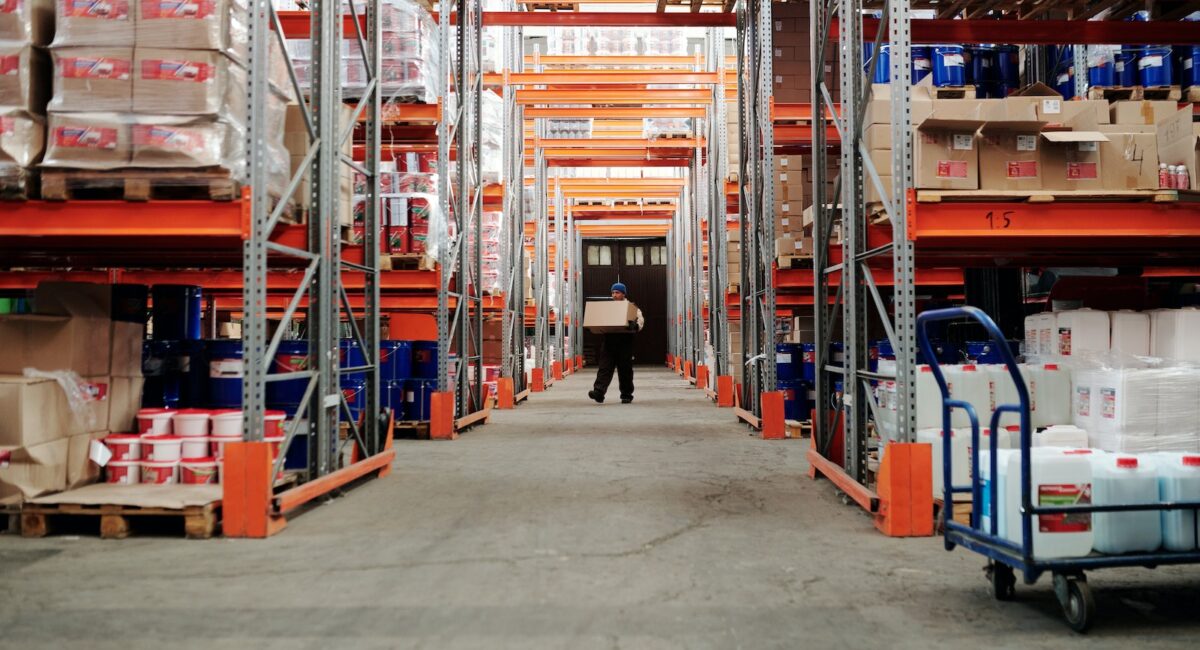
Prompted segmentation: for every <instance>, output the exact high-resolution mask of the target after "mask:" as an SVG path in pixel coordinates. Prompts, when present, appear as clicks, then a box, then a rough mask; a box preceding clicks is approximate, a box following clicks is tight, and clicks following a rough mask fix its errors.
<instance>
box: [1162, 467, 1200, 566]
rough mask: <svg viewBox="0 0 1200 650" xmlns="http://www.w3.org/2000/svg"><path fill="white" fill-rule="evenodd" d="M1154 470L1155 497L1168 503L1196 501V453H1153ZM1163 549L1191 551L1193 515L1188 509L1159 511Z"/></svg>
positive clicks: (1199, 481)
mask: <svg viewBox="0 0 1200 650" xmlns="http://www.w3.org/2000/svg"><path fill="white" fill-rule="evenodd" d="M1155 462H1156V465H1157V467H1158V498H1159V499H1160V500H1162V501H1164V502H1170V501H1175V502H1178V501H1200V454H1176V453H1161V454H1155ZM1161 520H1162V532H1163V548H1164V549H1166V550H1168V551H1194V550H1196V548H1197V545H1196V513H1195V512H1193V511H1191V510H1163V511H1162V514H1161Z"/></svg>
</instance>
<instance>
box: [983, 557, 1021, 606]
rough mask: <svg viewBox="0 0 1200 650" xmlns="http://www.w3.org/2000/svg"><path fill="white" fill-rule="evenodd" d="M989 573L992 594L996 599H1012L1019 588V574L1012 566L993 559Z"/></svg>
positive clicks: (989, 565) (988, 569)
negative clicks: (1015, 572)
mask: <svg viewBox="0 0 1200 650" xmlns="http://www.w3.org/2000/svg"><path fill="white" fill-rule="evenodd" d="M987 573H988V578H990V579H991V581H992V595H993V596H995V597H996V600H1012V599H1013V596H1014V595H1016V590H1017V576H1016V574H1014V573H1013V570H1012V567H1010V566H1008V565H1007V564H1004V563H1003V562H995V561H993V562H990V563H989V564H988V568H987Z"/></svg>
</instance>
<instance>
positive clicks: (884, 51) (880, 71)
mask: <svg viewBox="0 0 1200 650" xmlns="http://www.w3.org/2000/svg"><path fill="white" fill-rule="evenodd" d="M873 45H874V43H869V44H868V46H873ZM871 49H874V48H873V47H872V48H871ZM876 56H877V57H878V59H879V62H878V63H876V64H875V72H874V73H873V75H872V76H871V83H874V84H885V83H888V82H889V81H891V79H892V46H891V45H880V46H879V51H878V52H877V53H876ZM872 58H876V57H872V56H868V57H866V58H865V59H863V66H864V67H865V70H864V72H867V71H870V69H871V59H872Z"/></svg>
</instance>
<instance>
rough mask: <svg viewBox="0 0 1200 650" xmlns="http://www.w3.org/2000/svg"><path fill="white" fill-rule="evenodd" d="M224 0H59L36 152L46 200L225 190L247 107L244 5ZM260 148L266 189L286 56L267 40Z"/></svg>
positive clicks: (282, 153) (282, 170)
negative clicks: (41, 153) (40, 147)
mask: <svg viewBox="0 0 1200 650" xmlns="http://www.w3.org/2000/svg"><path fill="white" fill-rule="evenodd" d="M247 11H248V10H247V9H246V8H245V7H244V6H243V5H241V4H239V3H238V2H235V1H234V0H212V1H209V2H204V3H200V4H195V3H187V2H174V1H152V0H145V1H143V2H139V3H124V2H120V3H114V4H111V5H107V4H106V5H105V10H104V11H100V10H98V6H97V5H96V3H94V2H90V1H88V0H61V1H60V2H58V4H57V29H56V33H55V38H54V41H53V43H52V44H51V47H50V51H51V55H52V58H53V69H52V73H51V84H52V87H51V90H52V93H51V98H50V102H49V107H48V110H49V119H48V130H47V134H46V136H47V137H46V140H47V143H46V155H45V160H44V161H43V163H42V168H43V183H42V186H43V195H44V198H47V199H57V200H64V199H71V198H76V197H79V198H83V197H93V198H110V197H109V196H107V195H105V194H102V192H105V191H106V190H114V191H116V192H117V195H118V198H126V199H135V200H145V199H150V198H172V197H180V196H182V197H186V198H207V199H214V200H222V199H232V198H236V196H237V195H238V193H239V189H238V186H239V182H240V179H241V177H242V174H243V173H244V171H245V166H246V160H247V157H248V151H247V150H246V130H247V128H248V121H249V115H248V113H247V110H248V101H247V99H248V98H247V91H248V73H247V71H246V67H245V66H246V64H247V63H248V56H249V51H248V46H249V35H248V31H247V30H248V13H247ZM269 86H270V88H271V90H270V92H269V93H268V96H267V97H266V98H258V99H259V100H261V102H262V104H261V105H262V106H264V107H265V109H266V116H267V117H266V124H265V125H262V126H263V131H264V134H265V135H264V138H263V139H264V146H263V148H262V150H261V153H263V154H265V155H266V158H267V169H268V177H269V183H270V188H269V190H268V191H269V192H270V194H271V195H272V196H280V195H281V194H282V193H283V190H284V189H285V187H286V184H287V179H288V156H287V152H286V150H285V149H284V147H283V140H282V135H283V131H284V128H283V127H284V119H285V114H286V108H287V104H288V101H289V95H290V93H289V91H288V89H289V85H288V82H287V70H286V62H285V61H284V59H283V57H282V51H281V50H280V49H279V48H278V47H272V48H271V83H270V84H269Z"/></svg>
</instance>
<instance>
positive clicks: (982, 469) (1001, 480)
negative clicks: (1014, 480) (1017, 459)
mask: <svg viewBox="0 0 1200 650" xmlns="http://www.w3.org/2000/svg"><path fill="white" fill-rule="evenodd" d="M991 453H992V452H991V450H989V449H987V448H986V447H985V448H984V449H982V450H981V451H980V452H979V482H980V484H981V486H982V488H983V495H982V498H983V507H982V508H981V510H980V515H979V525H980V526H981V527H982V529H983V531H984V532H986V533H989V534H990V533H991V532H992V528H991V526H992V499H991V490H992V489H993V487H992V486H993V484H994V485H995V488H994V489H995V490H997V493H996V500H997V504H996V506H997V507H996V511H997V512H999V513H1000V515H1001V516H1000V517H999V518H998V519H997V520H996V534H997V535H999V536H1000V537H1001V538H1002V539H1009V536H1008V518H1007V517H1006V516H1005V513H1007V505H1008V493H1007V488H1008V484H1007V480H1008V461H1009V458H1011V457H1013V456H1017V455H1019V454H1020V451H1019V450H1016V449H999V450H997V451H996V474H997V476H996V480H995V481H993V480H992V465H991ZM1018 536H1019V535H1018Z"/></svg>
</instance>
